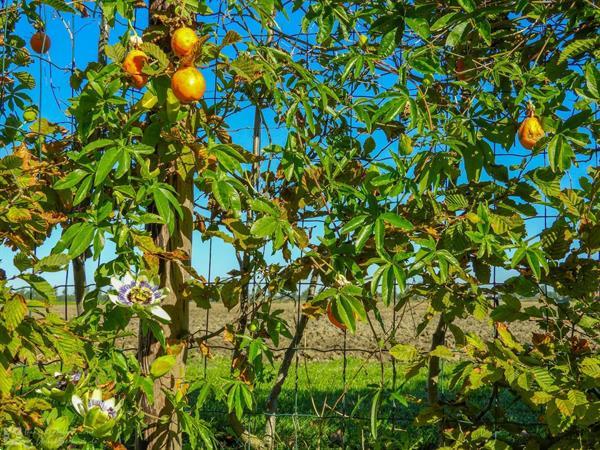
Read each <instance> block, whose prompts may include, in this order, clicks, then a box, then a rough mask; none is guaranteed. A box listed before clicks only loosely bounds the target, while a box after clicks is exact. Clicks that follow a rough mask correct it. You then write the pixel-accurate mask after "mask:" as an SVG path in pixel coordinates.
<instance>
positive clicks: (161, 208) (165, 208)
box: [152, 189, 175, 234]
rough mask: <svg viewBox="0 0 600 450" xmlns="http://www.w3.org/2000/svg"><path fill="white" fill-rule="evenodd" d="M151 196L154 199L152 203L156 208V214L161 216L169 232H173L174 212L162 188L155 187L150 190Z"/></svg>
mask: <svg viewBox="0 0 600 450" xmlns="http://www.w3.org/2000/svg"><path fill="white" fill-rule="evenodd" d="M152 198H153V199H154V204H155V205H156V209H157V210H158V214H159V215H160V216H161V217H162V218H163V220H164V221H165V224H166V225H167V228H168V230H169V233H171V234H172V233H173V231H174V230H175V214H173V210H172V209H171V206H170V203H169V199H168V198H167V196H166V195H165V193H164V190H163V189H155V190H154V191H153V192H152Z"/></svg>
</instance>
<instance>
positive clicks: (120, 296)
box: [108, 275, 171, 321]
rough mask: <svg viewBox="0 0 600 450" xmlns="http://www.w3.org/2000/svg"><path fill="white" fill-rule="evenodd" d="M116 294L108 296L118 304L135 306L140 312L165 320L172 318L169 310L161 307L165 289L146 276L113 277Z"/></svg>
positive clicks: (128, 306)
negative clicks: (135, 277)
mask: <svg viewBox="0 0 600 450" xmlns="http://www.w3.org/2000/svg"><path fill="white" fill-rule="evenodd" d="M111 284H112V286H113V288H114V289H115V291H116V294H113V293H109V294H108V298H109V299H110V301H111V302H113V303H114V304H115V305H117V306H122V307H125V308H133V309H134V310H136V311H138V312H142V313H144V312H147V313H149V314H151V315H153V316H156V317H158V318H159V319H163V320H166V321H168V320H171V318H170V317H169V315H168V314H167V312H166V311H165V310H164V309H162V308H161V307H160V302H161V300H162V299H163V298H165V290H164V289H160V288H159V287H158V286H155V285H154V284H152V283H150V282H149V281H148V279H147V278H146V277H143V276H142V277H139V278H137V279H134V278H132V277H131V276H130V275H125V276H124V277H123V278H122V279H121V280H118V279H116V278H112V279H111Z"/></svg>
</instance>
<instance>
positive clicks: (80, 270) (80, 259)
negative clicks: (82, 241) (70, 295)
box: [71, 251, 87, 316]
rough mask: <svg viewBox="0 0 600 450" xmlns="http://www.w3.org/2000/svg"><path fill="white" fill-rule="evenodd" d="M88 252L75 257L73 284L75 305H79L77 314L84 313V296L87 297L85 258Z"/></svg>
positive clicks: (73, 262)
mask: <svg viewBox="0 0 600 450" xmlns="http://www.w3.org/2000/svg"><path fill="white" fill-rule="evenodd" d="M86 253H87V251H86V252H83V253H82V254H81V255H79V256H77V257H75V258H73V261H72V262H71V263H72V265H73V284H74V285H75V305H76V307H77V315H78V316H79V315H81V314H82V313H83V297H85V286H86V278H85V259H86Z"/></svg>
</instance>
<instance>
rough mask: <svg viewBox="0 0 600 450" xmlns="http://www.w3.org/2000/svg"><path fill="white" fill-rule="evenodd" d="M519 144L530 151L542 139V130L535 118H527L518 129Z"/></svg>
mask: <svg viewBox="0 0 600 450" xmlns="http://www.w3.org/2000/svg"><path fill="white" fill-rule="evenodd" d="M517 134H518V136H519V142H521V145H522V146H523V147H525V148H526V149H528V150H531V149H532V148H533V147H534V146H535V144H536V143H537V141H539V140H540V139H541V138H543V137H544V128H542V122H540V119H538V118H537V117H536V116H533V115H531V116H529V117H527V118H526V119H525V120H524V121H523V122H522V123H521V126H520V127H519V132H518V133H517Z"/></svg>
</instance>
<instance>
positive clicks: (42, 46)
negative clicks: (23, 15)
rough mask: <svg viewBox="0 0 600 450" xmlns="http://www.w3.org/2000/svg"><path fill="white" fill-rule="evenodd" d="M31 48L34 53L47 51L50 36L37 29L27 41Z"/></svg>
mask: <svg viewBox="0 0 600 450" xmlns="http://www.w3.org/2000/svg"><path fill="white" fill-rule="evenodd" d="M29 44H30V45H31V48H32V50H33V51H34V52H36V53H47V52H48V50H50V37H49V36H48V35H47V34H46V33H44V32H43V31H38V32H37V33H35V34H34V35H33V36H31V40H30V41H29Z"/></svg>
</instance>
